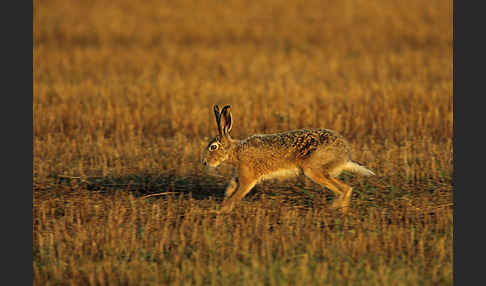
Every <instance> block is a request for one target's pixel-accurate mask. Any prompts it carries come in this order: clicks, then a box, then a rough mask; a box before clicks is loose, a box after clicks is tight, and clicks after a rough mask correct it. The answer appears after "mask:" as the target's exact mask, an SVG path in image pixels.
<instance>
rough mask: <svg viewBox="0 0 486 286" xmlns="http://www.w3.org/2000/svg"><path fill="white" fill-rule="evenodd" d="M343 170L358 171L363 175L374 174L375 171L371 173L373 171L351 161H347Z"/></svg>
mask: <svg viewBox="0 0 486 286" xmlns="http://www.w3.org/2000/svg"><path fill="white" fill-rule="evenodd" d="M344 170H348V171H351V172H355V173H359V174H361V175H364V176H373V175H375V173H373V171H371V170H369V169H367V168H366V167H363V166H361V165H360V164H358V163H355V162H353V161H349V162H347V163H346V165H345V166H344Z"/></svg>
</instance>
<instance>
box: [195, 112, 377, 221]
mask: <svg viewBox="0 0 486 286" xmlns="http://www.w3.org/2000/svg"><path fill="white" fill-rule="evenodd" d="M214 115H215V116H216V123H217V126H218V132H219V134H218V135H217V136H216V137H214V138H213V139H212V140H211V141H209V144H208V145H207V147H206V149H205V150H204V153H203V159H202V163H203V165H209V166H211V167H217V166H218V165H219V164H221V163H223V162H226V163H230V164H232V165H233V166H234V170H235V171H236V172H234V174H235V175H234V176H233V178H232V179H231V181H230V182H229V184H228V186H227V188H226V192H225V199H224V201H223V206H222V208H221V211H222V212H229V211H231V210H232V209H233V207H234V205H235V203H237V202H238V201H240V200H241V199H242V198H243V197H244V196H245V195H246V194H247V193H248V192H250V190H251V189H252V188H253V187H254V186H255V184H257V183H258V182H260V181H262V180H265V179H270V178H277V177H279V178H281V177H289V176H297V175H299V174H301V173H303V174H304V175H305V176H307V177H308V178H310V179H311V180H312V181H314V182H316V183H318V184H320V185H321V186H323V187H326V188H328V189H330V190H331V191H333V192H334V193H335V194H336V199H335V201H334V202H333V204H332V206H331V207H332V208H337V209H340V210H342V211H343V212H346V211H347V210H348V207H349V202H350V199H351V192H352V190H353V189H352V188H351V187H350V186H348V185H346V184H344V183H343V182H341V181H340V180H338V179H337V178H336V177H337V176H338V175H339V174H340V173H341V172H342V171H343V170H347V171H352V172H356V173H359V174H362V175H365V176H371V175H374V173H373V172H372V171H370V170H369V169H367V168H365V167H363V166H361V165H359V164H358V163H356V162H353V161H352V160H351V152H350V148H349V145H348V143H347V142H346V140H345V139H344V138H343V137H342V136H341V135H339V134H338V133H336V132H335V131H332V130H328V129H299V130H292V131H287V132H283V133H276V134H264V135H253V136H250V137H248V138H246V139H243V140H236V139H233V138H231V136H230V132H231V128H232V127H233V119H232V116H231V111H230V106H229V105H226V106H225V107H224V108H223V109H222V110H221V111H220V110H219V107H218V106H217V105H215V106H214Z"/></svg>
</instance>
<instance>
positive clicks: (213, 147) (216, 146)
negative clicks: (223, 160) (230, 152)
mask: <svg viewBox="0 0 486 286" xmlns="http://www.w3.org/2000/svg"><path fill="white" fill-rule="evenodd" d="M216 149H218V144H213V145H211V146H209V151H214V150H216Z"/></svg>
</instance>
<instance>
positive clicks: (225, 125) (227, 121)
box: [220, 105, 233, 137]
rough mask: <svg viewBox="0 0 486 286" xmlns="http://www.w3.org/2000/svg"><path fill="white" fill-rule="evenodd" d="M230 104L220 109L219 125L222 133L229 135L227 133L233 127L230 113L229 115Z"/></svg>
mask: <svg viewBox="0 0 486 286" xmlns="http://www.w3.org/2000/svg"><path fill="white" fill-rule="evenodd" d="M230 108H231V106H229V105H226V106H225V107H223V110H221V115H222V116H221V119H222V120H221V123H220V125H221V127H222V131H223V135H224V136H227V137H229V133H230V131H231V128H232V127H233V120H232V115H231V110H230Z"/></svg>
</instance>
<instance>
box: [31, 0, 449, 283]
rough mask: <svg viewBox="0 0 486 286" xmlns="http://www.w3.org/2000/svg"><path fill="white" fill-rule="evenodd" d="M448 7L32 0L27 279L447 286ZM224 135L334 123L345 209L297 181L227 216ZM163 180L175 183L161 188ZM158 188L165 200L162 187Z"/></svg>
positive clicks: (274, 185)
mask: <svg viewBox="0 0 486 286" xmlns="http://www.w3.org/2000/svg"><path fill="white" fill-rule="evenodd" d="M452 13H453V11H452V1H436V0H433V1H420V0H410V1H384V0H383V1H382V0H378V1H359V0H353V1H351V0H343V1H305V2H304V1H294V0H290V1H276V0H275V1H242V0H234V1H189V0H180V1H139V2H137V1H128V0H119V1H59V0H49V1H34V39H33V41H34V49H33V57H34V78H33V81H34V97H33V114H34V122H33V124H34V130H33V131H34V136H33V147H34V162H33V169H34V173H33V183H34V188H33V193H34V195H33V226H32V227H33V229H32V231H33V245H32V254H33V261H32V267H33V282H34V284H35V285H452V284H453V184H452V177H453V144H452V139H453V104H452V102H453V101H452V99H453V98H452V94H453V93H452V52H453V51H452ZM213 104H231V106H232V113H233V119H234V125H233V130H232V136H233V137H234V138H244V137H245V136H248V135H251V134H253V133H271V132H279V131H284V130H288V129H296V128H304V127H308V128H314V127H322V128H329V129H333V130H336V131H338V132H340V133H341V134H343V135H344V136H345V137H346V138H347V139H348V140H349V142H350V144H351V147H352V150H353V154H354V159H355V160H356V161H358V162H361V163H363V164H364V165H366V166H367V167H368V168H370V169H371V170H373V171H374V172H375V173H376V176H373V177H366V178H365V177H361V176H357V175H354V174H351V173H345V174H343V175H341V179H342V180H343V181H345V182H346V183H347V184H349V185H351V186H353V188H354V192H353V197H352V201H351V209H350V211H349V213H348V214H347V215H342V214H340V213H338V212H333V211H331V210H329V209H328V208H327V207H326V206H328V203H329V200H331V199H332V198H333V195H332V193H331V192H329V191H327V190H323V189H321V188H320V187H319V186H318V185H316V184H314V183H312V182H311V181H310V180H308V179H306V178H304V177H299V178H297V179H292V180H287V181H281V182H278V181H276V182H273V181H270V182H264V183H262V184H260V185H258V186H257V187H255V188H254V189H253V191H252V192H251V193H250V194H249V195H248V196H247V197H245V199H244V200H243V201H242V202H241V203H240V204H239V205H238V206H237V207H236V208H235V210H234V211H233V212H232V213H231V214H227V215H223V214H215V213H214V210H217V209H218V208H219V207H220V204H221V201H222V199H223V193H224V188H225V184H226V182H227V181H228V180H229V178H230V174H231V169H230V168H229V167H225V166H223V167H220V168H218V169H217V170H207V169H204V168H203V166H202V164H201V163H200V157H201V151H202V149H203V148H204V147H205V145H206V143H207V141H208V139H209V138H210V137H212V136H214V135H216V134H217V130H216V123H215V121H214V117H213V113H212V105H213ZM161 193H163V194H161ZM156 194H157V195H156Z"/></svg>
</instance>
